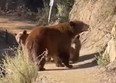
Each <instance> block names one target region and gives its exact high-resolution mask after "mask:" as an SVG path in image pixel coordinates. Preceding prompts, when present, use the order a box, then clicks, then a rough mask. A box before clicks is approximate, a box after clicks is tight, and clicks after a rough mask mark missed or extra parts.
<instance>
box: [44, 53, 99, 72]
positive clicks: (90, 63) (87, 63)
mask: <svg viewBox="0 0 116 83" xmlns="http://www.w3.org/2000/svg"><path fill="white" fill-rule="evenodd" d="M95 55H96V56H98V55H99V53H93V54H88V55H83V56H80V58H79V60H78V62H76V63H74V64H72V65H73V66H74V67H73V68H72V69H69V68H66V67H65V68H59V69H46V71H58V70H75V69H82V68H90V67H94V66H97V62H96V59H95ZM90 59H92V60H90ZM87 60H90V61H87ZM83 61H85V62H83ZM79 62H82V64H78V63H79Z"/></svg>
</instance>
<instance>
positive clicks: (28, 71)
mask: <svg viewBox="0 0 116 83" xmlns="http://www.w3.org/2000/svg"><path fill="white" fill-rule="evenodd" d="M4 66H5V72H6V76H5V77H2V78H1V79H0V83H33V82H34V81H35V79H36V77H37V68H36V67H35V66H34V64H33V63H31V62H30V61H28V60H27V57H26V55H24V53H23V52H22V51H17V52H16V55H15V57H13V58H11V57H9V56H7V54H6V56H5V60H4Z"/></svg>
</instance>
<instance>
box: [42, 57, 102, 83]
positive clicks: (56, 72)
mask: <svg viewBox="0 0 116 83" xmlns="http://www.w3.org/2000/svg"><path fill="white" fill-rule="evenodd" d="M73 66H74V68H73V69H70V70H69V69H67V68H58V67H56V66H55V65H54V64H53V63H48V64H46V65H45V68H46V69H47V70H46V71H43V72H40V73H41V74H43V75H49V76H51V77H53V78H54V79H57V80H58V81H61V83H100V82H99V81H100V77H99V75H98V72H99V67H98V66H97V65H96V62H95V58H94V55H82V56H80V60H79V61H78V62H77V63H75V64H73ZM58 83H60V82H58Z"/></svg>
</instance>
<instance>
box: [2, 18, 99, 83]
mask: <svg viewBox="0 0 116 83" xmlns="http://www.w3.org/2000/svg"><path fill="white" fill-rule="evenodd" d="M34 25H35V24H34V23H32V22H30V21H27V20H21V19H17V18H15V17H14V18H12V17H9V18H7V17H0V29H8V31H12V32H19V31H21V30H24V29H26V30H31V28H30V27H32V26H34ZM83 53H85V52H83V51H81V56H80V60H79V61H78V62H77V63H75V64H73V65H74V68H73V69H67V68H65V67H64V68H63V67H61V68H58V67H56V66H55V64H54V63H47V64H46V65H45V68H46V71H42V72H39V74H43V75H45V76H50V78H52V80H53V79H54V80H55V79H56V81H53V82H48V81H47V82H44V81H43V83H100V82H99V80H100V77H99V76H98V71H99V68H98V66H97V65H96V63H95V61H94V55H85V54H83ZM44 79H45V78H44ZM49 80H50V79H49ZM50 81H51V80H50Z"/></svg>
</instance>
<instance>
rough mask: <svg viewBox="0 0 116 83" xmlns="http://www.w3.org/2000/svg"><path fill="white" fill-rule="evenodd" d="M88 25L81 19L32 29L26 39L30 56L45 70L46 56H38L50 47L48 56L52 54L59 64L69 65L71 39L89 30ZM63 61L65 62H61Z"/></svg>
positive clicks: (40, 68)
mask: <svg viewBox="0 0 116 83" xmlns="http://www.w3.org/2000/svg"><path fill="white" fill-rule="evenodd" d="M88 27H89V26H88V25H87V24H85V23H83V22H81V21H70V22H65V23H59V24H57V25H53V26H38V27H36V28H34V29H33V30H32V32H31V33H30V34H29V36H28V38H27V40H26V49H27V52H28V56H29V57H30V59H31V60H32V61H34V62H36V65H37V66H38V69H39V70H44V69H45V68H44V64H45V58H43V59H42V61H41V62H40V64H38V62H39V61H40V58H41V57H39V58H38V56H39V55H40V54H42V53H43V52H44V51H45V50H46V49H48V56H52V57H53V59H54V61H55V63H56V65H57V66H62V65H65V66H66V67H68V68H72V65H69V58H70V46H71V40H72V38H73V37H74V36H75V35H76V34H79V33H81V32H83V31H87V30H88ZM61 63H63V64H61Z"/></svg>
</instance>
